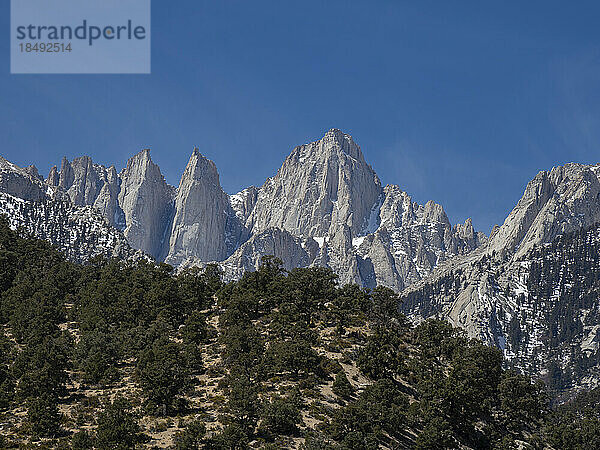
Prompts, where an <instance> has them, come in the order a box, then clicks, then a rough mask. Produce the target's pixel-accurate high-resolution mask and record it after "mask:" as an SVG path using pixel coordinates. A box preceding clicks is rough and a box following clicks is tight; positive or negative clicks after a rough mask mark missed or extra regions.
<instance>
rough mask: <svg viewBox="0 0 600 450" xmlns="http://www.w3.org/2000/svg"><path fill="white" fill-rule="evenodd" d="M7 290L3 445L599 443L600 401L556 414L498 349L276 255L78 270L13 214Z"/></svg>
mask: <svg viewBox="0 0 600 450" xmlns="http://www.w3.org/2000/svg"><path fill="white" fill-rule="evenodd" d="M542 288H543V286H541V287H540V289H542ZM0 290H1V296H0V301H1V303H0V306H1V309H0V321H1V323H2V326H3V334H2V336H0V340H1V341H0V436H1V437H0V446H1V447H6V448H15V447H25V448H37V447H39V448H74V449H87V448H99V449H112V448H123V449H125V448H134V447H148V448H152V447H161V448H165V447H171V448H178V449H194V448H207V449H244V448H302V449H377V448H381V447H383V448H419V449H435V448H458V447H461V448H503V449H505V448H506V449H508V448H519V447H520V448H523V447H525V448H544V447H552V448H556V449H571V448H572V449H577V448H584V447H585V448H588V447H589V446H590V444H594V443H597V442H600V407H599V406H598V401H597V400H598V395H599V393H598V391H592V392H589V393H584V394H582V395H580V396H579V397H578V398H577V399H575V400H574V401H572V402H570V403H568V404H566V405H564V406H561V407H559V408H555V409H550V408H549V406H548V405H549V404H550V402H549V400H550V398H549V397H548V395H547V389H546V387H545V386H544V385H543V384H541V383H533V382H532V381H531V380H530V379H529V378H528V377H527V376H524V375H521V374H519V373H517V372H514V371H510V370H504V369H503V359H502V353H501V352H500V351H499V350H497V349H495V348H492V347H487V346H485V345H483V344H482V343H481V342H479V341H476V340H471V339H468V338H466V337H465V336H464V335H463V334H462V332H461V331H460V330H458V329H454V328H452V327H451V326H450V325H448V324H447V323H445V322H442V321H436V320H428V321H425V322H423V323H421V324H420V325H418V326H416V327H414V326H412V325H411V324H410V323H409V322H408V321H407V320H406V318H405V317H404V316H403V315H402V314H400V313H399V312H398V301H399V298H398V296H397V295H396V294H395V293H394V292H393V291H391V290H389V289H387V288H382V287H378V288H376V289H374V290H366V289H362V288H359V287H358V286H355V285H346V286H339V285H338V284H337V282H336V276H335V274H334V273H333V272H331V271H330V270H328V269H323V268H307V269H293V270H291V271H289V272H287V271H284V270H283V269H282V268H281V264H280V262H279V261H278V260H277V259H274V258H269V257H265V258H263V260H262V265H261V267H260V269H259V270H258V271H256V272H248V273H246V274H245V275H244V276H243V277H242V278H241V279H240V280H239V281H237V282H232V283H228V284H224V283H223V282H222V281H221V277H220V273H219V270H218V268H217V267H216V266H210V265H209V266H208V267H206V268H205V269H203V270H199V269H193V270H188V271H184V272H181V273H179V274H175V273H174V272H173V270H172V268H171V267H170V266H167V265H164V264H162V265H154V264H151V263H148V262H145V261H141V262H137V263H131V262H123V261H117V260H104V259H95V260H92V261H91V262H90V263H89V264H87V265H76V264H73V263H70V262H67V261H66V260H65V258H64V257H63V256H62V255H61V254H60V253H59V252H57V251H56V250H54V249H53V248H51V247H50V245H49V244H47V243H45V242H43V241H39V240H34V239H28V238H26V237H24V236H22V235H19V233H16V232H13V231H11V230H10V229H9V227H8V224H7V222H5V221H1V222H0ZM592 447H593V445H592Z"/></svg>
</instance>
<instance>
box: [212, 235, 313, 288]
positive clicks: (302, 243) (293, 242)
mask: <svg viewBox="0 0 600 450" xmlns="http://www.w3.org/2000/svg"><path fill="white" fill-rule="evenodd" d="M318 252H319V245H318V244H317V242H316V241H314V240H313V239H311V238H304V239H303V238H299V237H297V236H292V234H291V233H289V232H287V231H285V230H281V229H279V228H269V229H267V230H264V231H262V232H260V233H258V234H256V235H254V236H252V237H251V238H250V239H249V240H248V241H246V242H245V243H244V244H242V245H241V246H240V248H238V249H237V250H236V251H235V253H234V254H233V255H231V256H230V257H229V258H227V260H225V261H224V262H223V263H222V264H221V267H222V268H223V271H224V274H225V278H226V279H227V280H235V279H238V278H240V277H241V276H242V275H243V274H244V272H247V271H254V270H257V269H258V267H259V265H260V259H261V257H262V256H264V255H274V256H276V257H278V258H279V259H281V261H282V262H283V266H284V267H285V268H286V269H288V270H291V269H293V268H295V267H308V266H310V264H311V262H312V261H313V260H314V259H315V257H316V256H317V254H318Z"/></svg>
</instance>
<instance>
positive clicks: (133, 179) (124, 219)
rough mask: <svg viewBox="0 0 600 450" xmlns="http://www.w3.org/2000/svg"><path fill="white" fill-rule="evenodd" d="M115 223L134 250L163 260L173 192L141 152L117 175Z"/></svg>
mask: <svg viewBox="0 0 600 450" xmlns="http://www.w3.org/2000/svg"><path fill="white" fill-rule="evenodd" d="M119 180H120V189H119V190H118V191H117V192H118V197H117V199H118V203H117V208H118V210H119V211H122V214H121V216H120V217H121V219H120V220H119V221H118V223H119V224H120V225H121V226H123V227H124V230H123V232H124V233H125V236H126V237H127V240H128V241H129V243H130V244H131V246H133V247H134V248H137V249H139V250H142V251H144V252H146V253H148V254H149V255H152V256H153V257H154V258H155V259H160V258H162V257H164V255H165V253H166V246H167V245H168V236H169V232H170V229H169V226H170V221H171V218H172V216H173V214H174V197H175V189H174V188H173V187H171V186H169V185H168V184H167V182H166V181H165V178H164V177H163V175H162V173H161V172H160V169H159V167H158V166H157V165H156V164H154V163H153V162H152V159H150V150H143V151H141V152H140V153H138V154H136V155H135V156H133V157H132V158H130V159H129V160H128V161H127V166H126V167H125V168H124V169H123V170H122V171H121V173H120V174H119Z"/></svg>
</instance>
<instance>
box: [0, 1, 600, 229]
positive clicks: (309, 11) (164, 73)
mask: <svg viewBox="0 0 600 450" xmlns="http://www.w3.org/2000/svg"><path fill="white" fill-rule="evenodd" d="M491 3H492V2H481V1H473V2H447V1H438V2H429V1H420V2H408V1H406V2H401V1H383V0H381V1H371V2H366V1H361V2H358V1H356V2H351V1H345V2H344V1H331V0H329V1H318V2H317V1H307V0H305V1H302V2H300V1H297V2H288V1H270V2H264V1H257V0H255V1H251V2H250V1H239V2H232V1H221V0H220V1H198V0H194V1H183V0H179V1H177V2H173V1H167V0H153V9H152V47H153V48H152V75H106V76H98V75H75V76H62V75H10V74H9V73H10V67H9V39H8V35H9V32H8V29H9V14H8V12H9V9H8V4H9V2H8V1H7V0H4V1H2V2H1V3H0V5H1V6H0V29H2V30H4V31H3V36H4V37H3V38H2V39H1V40H0V53H1V58H0V138H1V142H0V154H1V155H2V156H5V157H6V158H8V159H10V160H12V161H14V162H15V163H17V164H20V165H26V164H29V163H35V164H36V165H37V166H38V168H39V169H40V171H41V172H42V173H43V174H44V175H45V174H47V171H48V169H49V168H50V166H51V165H53V164H58V163H59V162H60V159H61V157H62V156H63V155H66V156H67V157H69V158H73V157H75V156H78V155H83V154H89V155H91V156H92V157H93V159H94V160H95V161H97V162H100V163H103V164H112V163H114V164H115V165H116V166H117V168H118V169H120V168H121V167H123V165H124V164H125V162H126V160H127V158H128V157H129V156H130V155H132V154H133V153H135V152H136V151H138V150H139V149H142V148H145V147H150V148H151V149H152V156H153V159H154V160H155V161H156V162H157V163H158V164H159V165H160V166H161V169H162V171H163V173H164V174H165V176H166V178H167V180H168V181H169V182H170V183H172V184H177V183H178V180H179V177H180V175H181V172H182V171H183V169H184V167H185V164H186V162H187V160H188V158H189V155H190V152H191V151H192V148H193V146H194V145H197V146H199V147H200V149H201V151H202V153H204V154H205V155H206V156H207V157H209V158H211V159H213V160H214V161H215V162H216V164H217V167H218V168H219V172H220V174H221V183H222V185H223V187H224V188H225V190H226V191H227V192H230V193H232V192H235V191H237V190H239V189H241V188H244V187H246V186H248V185H250V184H255V185H261V184H262V183H263V182H264V180H265V178H267V177H268V176H271V175H273V174H274V173H275V171H276V170H277V168H278V167H279V166H280V165H281V163H282V161H283V159H284V158H285V157H286V156H287V155H288V154H289V153H290V151H291V150H292V148H293V147H294V146H295V145H299V144H303V143H305V142H309V141H312V140H315V139H318V138H319V137H321V136H322V134H323V133H324V132H325V131H326V130H327V129H329V128H332V127H337V128H340V129H342V130H344V131H345V132H347V133H350V134H352V136H353V137H354V138H355V140H356V141H357V142H358V144H359V145H360V146H361V147H362V149H363V152H364V154H365V157H366V159H367V161H368V162H369V163H370V164H371V165H372V166H373V167H374V169H375V170H376V172H377V173H378V174H379V176H380V178H381V179H382V181H383V182H384V183H395V184H398V185H400V186H401V187H402V188H403V189H404V190H406V191H407V192H409V193H410V194H411V195H412V196H413V198H414V199H415V200H417V201H419V202H425V201H427V200H429V199H433V200H435V201H437V202H439V203H441V204H442V205H443V206H444V208H445V209H446V211H447V213H448V215H449V216H450V219H451V220H452V221H453V222H457V221H461V222H462V221H464V220H465V219H466V218H467V217H469V216H472V217H473V220H474V224H475V226H476V228H477V229H480V230H483V231H485V232H489V229H490V227H491V226H492V225H493V224H494V223H501V222H502V221H503V220H504V218H505V216H506V215H507V213H508V212H509V211H510V210H511V209H512V207H513V206H514V204H515V202H516V201H517V200H518V199H519V197H520V195H521V193H522V191H523V189H524V187H525V185H526V183H527V181H528V180H529V179H531V178H532V177H533V176H534V175H535V174H536V173H537V172H538V171H539V170H541V169H548V168H551V167H552V166H554V165H558V164H563V163H566V162H570V161H576V162H584V163H591V162H597V161H599V160H600V157H599V156H600V153H599V145H598V143H599V142H600V102H599V101H598V100H600V26H599V18H600V6H597V5H598V3H597V2H586V1H581V2H564V1H562V2H553V1H543V2H541V1H539V2H538V1H528V2H523V1H515V2H494V5H493V6H490V4H491ZM458 5H460V6H458Z"/></svg>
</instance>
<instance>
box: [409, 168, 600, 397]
mask: <svg viewBox="0 0 600 450" xmlns="http://www.w3.org/2000/svg"><path fill="white" fill-rule="evenodd" d="M598 169H599V166H585V165H579V164H568V165H566V166H563V167H557V168H554V169H552V170H551V171H548V172H540V173H539V174H538V175H537V176H536V177H535V178H534V179H533V180H532V181H531V182H530V183H529V184H528V186H527V188H526V189H525V192H524V194H523V197H522V198H521V200H520V201H519V203H518V204H517V206H516V207H515V208H514V210H513V211H512V212H511V214H510V215H509V216H508V217H507V219H506V221H505V222H504V224H503V225H502V226H501V227H499V228H497V229H496V230H495V231H494V232H493V233H492V236H491V237H490V239H489V242H488V243H487V244H486V245H484V246H482V247H481V248H479V249H477V250H475V251H474V252H471V253H470V254H468V255H466V256H462V257H457V258H455V259H454V260H452V261H449V262H448V263H446V264H443V265H442V266H440V267H439V268H438V269H436V270H435V272H434V273H433V274H432V275H431V276H429V277H428V278H426V279H425V280H423V281H421V282H418V283H415V284H414V285H412V286H410V287H409V288H408V289H406V290H405V291H404V293H403V306H402V308H403V309H404V311H405V312H406V313H407V314H409V315H410V316H412V317H413V318H415V319H417V320H421V319H423V318H427V317H432V316H438V317H444V318H447V319H449V320H450V321H451V322H452V323H453V324H454V325H457V326H460V327H462V328H464V329H465V330H467V332H468V333H469V334H470V335H471V336H473V337H478V338H480V339H482V340H484V342H487V343H489V344H493V345H497V346H498V347H500V348H502V349H503V351H504V354H505V356H506V358H507V359H508V360H509V361H510V362H511V363H512V364H514V365H515V366H516V367H518V368H520V369H523V370H525V371H527V372H528V373H534V374H538V375H539V376H542V377H545V378H546V379H547V380H549V381H551V384H552V385H556V389H557V390H559V391H567V392H568V391H569V390H578V389H581V388H587V387H590V386H595V385H597V384H598V383H599V382H600V373H598V371H597V367H596V366H597V362H598V360H599V357H600V354H599V353H598V345H597V342H598V341H599V337H598V335H597V331H598V330H599V329H600V317H599V316H598V315H597V311H599V310H600V303H599V301H598V288H600V283H598V275H597V270H598V269H597V268H598V267H599V265H600V260H599V259H598V249H599V246H598V243H599V242H600V228H599V226H598V223H600V215H599V212H600V209H599V208H600V196H599V192H600V191H599V188H600V184H599V182H598V176H597V174H598Z"/></svg>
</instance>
